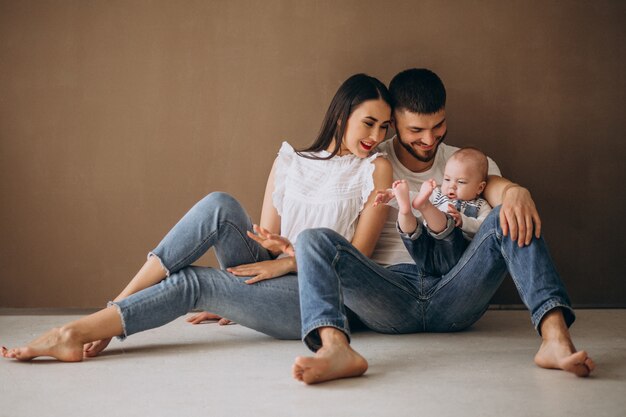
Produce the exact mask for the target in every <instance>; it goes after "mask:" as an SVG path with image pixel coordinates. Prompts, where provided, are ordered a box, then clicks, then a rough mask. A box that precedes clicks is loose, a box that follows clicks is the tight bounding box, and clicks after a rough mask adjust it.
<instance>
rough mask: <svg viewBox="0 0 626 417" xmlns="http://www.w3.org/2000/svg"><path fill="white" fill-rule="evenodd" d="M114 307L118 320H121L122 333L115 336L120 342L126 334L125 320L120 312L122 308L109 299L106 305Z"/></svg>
mask: <svg viewBox="0 0 626 417" xmlns="http://www.w3.org/2000/svg"><path fill="white" fill-rule="evenodd" d="M111 306H113V307H115V309H116V310H117V313H118V314H119V315H120V320H121V321H122V334H121V335H119V336H116V337H117V339H118V340H119V341H121V342H123V341H124V339H126V337H127V334H126V320H124V314H123V313H122V308H121V307H120V306H119V304H117V303H115V302H113V301H109V302H108V303H107V307H111Z"/></svg>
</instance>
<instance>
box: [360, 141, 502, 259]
mask: <svg viewBox="0 0 626 417" xmlns="http://www.w3.org/2000/svg"><path fill="white" fill-rule="evenodd" d="M393 141H394V139H389V140H387V141H385V142H383V143H381V144H380V145H379V146H378V149H377V150H378V151H379V152H384V153H386V154H387V155H386V156H387V159H389V161H390V162H391V166H392V167H393V179H394V180H400V179H405V180H406V181H407V182H408V183H409V190H410V191H415V192H417V191H418V190H419V188H420V187H421V186H422V183H423V182H424V181H426V180H427V179H430V178H434V179H435V181H436V182H437V184H441V183H442V181H443V171H444V168H445V166H446V162H447V161H448V159H449V158H450V156H452V154H453V153H454V152H456V151H457V150H458V149H459V148H457V147H456V146H449V145H446V144H445V143H442V144H441V145H439V149H437V154H436V155H435V162H434V163H433V166H432V167H431V168H430V169H429V170H428V171H424V172H413V171H410V170H409V169H408V168H407V167H405V166H404V165H402V164H401V163H400V161H398V157H397V156H396V152H395V151H394V149H393ZM487 159H488V161H489V169H488V172H489V175H498V176H499V175H500V169H499V168H498V166H497V165H496V163H495V162H494V161H493V160H492V159H491V158H487ZM397 219H398V210H396V209H395V208H391V209H390V210H389V216H388V217H387V221H386V222H385V227H384V228H383V231H382V232H381V234H380V238H379V239H378V243H377V244H376V247H375V248H374V253H373V254H372V260H373V261H374V262H376V263H378V264H381V265H395V264H402V263H415V262H413V259H411V256H410V255H409V253H408V252H407V250H406V248H405V246H404V244H403V243H402V240H401V239H400V234H399V233H398V230H397V229H396V220H397Z"/></svg>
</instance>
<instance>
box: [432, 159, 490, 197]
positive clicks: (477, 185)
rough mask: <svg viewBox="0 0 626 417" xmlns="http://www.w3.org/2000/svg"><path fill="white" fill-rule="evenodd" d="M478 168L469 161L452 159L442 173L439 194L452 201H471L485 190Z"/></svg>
mask: <svg viewBox="0 0 626 417" xmlns="http://www.w3.org/2000/svg"><path fill="white" fill-rule="evenodd" d="M485 185H487V183H486V182H485V181H483V178H482V175H481V174H480V171H479V169H478V167H477V166H476V165H475V164H473V163H471V162H469V161H460V160H458V159H455V158H452V159H450V160H448V163H447V164H446V169H445V171H444V172H443V183H442V184H441V192H442V193H443V194H444V195H446V196H448V198H450V199H453V200H473V199H475V198H476V197H478V196H479V195H480V193H482V192H483V190H484V189H485Z"/></svg>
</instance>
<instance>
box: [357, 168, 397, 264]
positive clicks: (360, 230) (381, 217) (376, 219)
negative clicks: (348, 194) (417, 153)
mask: <svg viewBox="0 0 626 417" xmlns="http://www.w3.org/2000/svg"><path fill="white" fill-rule="evenodd" d="M373 164H374V166H375V169H374V190H372V192H371V193H370V195H369V197H368V199H367V202H366V203H365V206H364V207H363V210H362V211H361V215H360V216H359V222H358V224H357V226H356V231H355V232H354V237H353V238H352V244H353V245H354V247H355V248H357V249H358V250H359V251H360V252H361V253H362V254H363V255H365V256H367V257H370V256H371V255H372V253H373V252H374V247H376V242H377V241H378V237H379V236H380V232H381V231H382V230H383V227H384V225H385V221H386V220H387V214H388V211H389V207H388V206H387V205H382V204H380V205H377V206H376V207H374V201H375V200H376V195H377V191H378V190H386V189H388V188H390V187H391V183H392V181H393V169H392V167H391V163H390V162H389V161H388V160H387V159H385V158H376V159H375V160H374V162H373Z"/></svg>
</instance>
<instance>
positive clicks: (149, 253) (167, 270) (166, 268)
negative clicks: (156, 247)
mask: <svg viewBox="0 0 626 417" xmlns="http://www.w3.org/2000/svg"><path fill="white" fill-rule="evenodd" d="M153 256H154V257H155V258H157V259H158V261H159V263H160V264H161V268H163V270H164V271H165V277H166V278H167V277H169V276H170V270H169V268H168V267H166V266H165V264H164V263H163V260H162V259H161V257H160V256H159V255H157V254H156V253H154V252H148V259H150V258H152V257H153Z"/></svg>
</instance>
